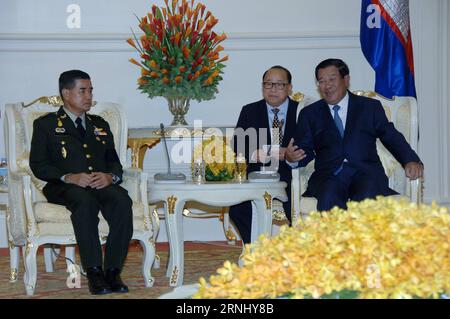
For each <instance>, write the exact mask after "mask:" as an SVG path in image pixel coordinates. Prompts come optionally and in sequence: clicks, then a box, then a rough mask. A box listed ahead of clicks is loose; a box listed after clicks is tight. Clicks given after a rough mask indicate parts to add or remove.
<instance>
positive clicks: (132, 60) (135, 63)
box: [128, 58, 144, 68]
mask: <svg viewBox="0 0 450 319" xmlns="http://www.w3.org/2000/svg"><path fill="white" fill-rule="evenodd" d="M128 61H130V62H131V63H133V64H134V65H137V66H139V67H141V68H143V67H144V66H143V65H142V64H140V63H139V62H138V61H136V60H135V59H133V58H131V59H129V60H128Z"/></svg>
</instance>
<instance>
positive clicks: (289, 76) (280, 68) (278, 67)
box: [262, 65, 292, 84]
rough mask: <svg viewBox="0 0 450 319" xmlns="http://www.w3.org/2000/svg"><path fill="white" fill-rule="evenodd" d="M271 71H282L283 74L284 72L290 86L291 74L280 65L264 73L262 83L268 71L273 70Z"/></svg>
mask: <svg viewBox="0 0 450 319" xmlns="http://www.w3.org/2000/svg"><path fill="white" fill-rule="evenodd" d="M273 69H277V70H283V71H284V72H286V75H287V79H288V83H289V84H291V82H292V75H291V72H289V70H288V69H286V68H285V67H282V66H281V65H274V66H273V67H271V68H270V69H268V70H267V71H266V72H264V74H263V77H262V79H263V82H264V78H265V77H266V74H267V72H269V71H270V70H273Z"/></svg>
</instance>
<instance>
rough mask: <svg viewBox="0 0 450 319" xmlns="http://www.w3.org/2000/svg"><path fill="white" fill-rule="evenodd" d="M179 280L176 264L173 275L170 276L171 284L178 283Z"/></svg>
mask: <svg viewBox="0 0 450 319" xmlns="http://www.w3.org/2000/svg"><path fill="white" fill-rule="evenodd" d="M177 280H178V268H177V266H175V267H174V268H173V271H172V276H171V277H170V284H171V285H174V284H176V283H177Z"/></svg>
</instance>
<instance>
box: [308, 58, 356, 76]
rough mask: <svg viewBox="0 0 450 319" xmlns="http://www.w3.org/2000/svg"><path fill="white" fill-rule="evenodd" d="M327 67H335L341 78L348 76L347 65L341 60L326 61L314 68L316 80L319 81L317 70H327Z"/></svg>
mask: <svg viewBox="0 0 450 319" xmlns="http://www.w3.org/2000/svg"><path fill="white" fill-rule="evenodd" d="M329 66H335V67H336V68H337V69H338V70H339V74H340V75H341V77H342V78H343V77H344V76H346V75H349V74H350V70H349V68H348V66H347V64H346V63H345V62H344V61H342V60H341V59H326V60H323V61H322V62H320V63H319V64H318V65H317V66H316V80H319V78H318V77H319V70H320V69H325V68H328V67H329Z"/></svg>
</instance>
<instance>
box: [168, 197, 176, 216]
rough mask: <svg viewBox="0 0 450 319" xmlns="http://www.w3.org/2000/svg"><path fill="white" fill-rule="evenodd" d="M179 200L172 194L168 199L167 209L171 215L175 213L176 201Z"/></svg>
mask: <svg viewBox="0 0 450 319" xmlns="http://www.w3.org/2000/svg"><path fill="white" fill-rule="evenodd" d="M176 202H177V198H176V197H175V196H173V195H172V196H170V197H169V198H168V199H167V211H168V212H169V214H170V215H173V214H174V213H175V203H176Z"/></svg>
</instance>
